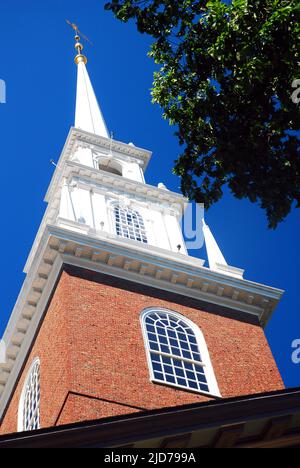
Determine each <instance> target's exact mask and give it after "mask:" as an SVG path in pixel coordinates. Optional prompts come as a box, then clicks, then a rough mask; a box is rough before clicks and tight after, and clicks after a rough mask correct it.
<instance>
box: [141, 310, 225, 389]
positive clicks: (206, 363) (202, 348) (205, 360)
mask: <svg viewBox="0 0 300 468" xmlns="http://www.w3.org/2000/svg"><path fill="white" fill-rule="evenodd" d="M155 312H156V313H158V314H159V313H165V314H168V315H169V316H171V317H173V318H174V319H175V320H181V321H183V322H184V323H185V324H186V325H187V326H188V327H189V328H190V329H191V330H192V331H193V332H194V335H195V338H196V342H197V345H198V349H199V352H200V355H201V359H202V361H201V365H202V366H203V368H204V373H205V377H206V380H207V386H208V391H207V392H206V391H203V390H199V389H193V388H191V387H189V386H182V385H179V384H178V383H169V382H167V381H165V380H161V379H156V378H155V375H154V369H153V363H152V359H151V353H153V350H151V349H150V343H149V337H148V331H147V329H146V318H147V317H148V316H149V315H150V314H152V313H155ZM140 320H141V325H142V331H143V338H144V344H145V349H146V355H147V362H148V367H149V372H150V381H151V382H155V383H158V384H161V385H166V386H171V387H175V388H180V389H182V390H185V391H190V392H193V393H200V394H205V395H209V396H213V397H216V398H222V396H221V393H220V390H219V386H218V383H217V379H216V376H215V373H214V369H213V366H212V362H211V359H210V355H209V351H208V348H207V344H206V341H205V338H204V335H203V333H202V331H201V330H200V328H199V327H198V326H197V325H196V324H195V323H193V322H192V321H191V320H189V319H188V318H186V317H185V316H183V315H181V314H179V313H178V312H175V311H173V310H170V309H165V308H161V307H151V308H148V309H145V310H143V311H142V313H141V316H140ZM154 354H158V355H161V356H162V355H163V353H161V352H159V351H157V352H154ZM174 358H176V359H178V360H181V361H184V358H182V357H178V356H176V357H175V356H174ZM197 364H198V365H199V363H197Z"/></svg>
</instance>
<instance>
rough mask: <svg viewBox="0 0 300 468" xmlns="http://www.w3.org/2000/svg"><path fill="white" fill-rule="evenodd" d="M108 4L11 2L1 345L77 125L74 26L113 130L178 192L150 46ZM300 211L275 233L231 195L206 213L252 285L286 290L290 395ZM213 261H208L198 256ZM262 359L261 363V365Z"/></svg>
mask: <svg viewBox="0 0 300 468" xmlns="http://www.w3.org/2000/svg"><path fill="white" fill-rule="evenodd" d="M104 4H105V2H104V1H101V0H88V1H83V0H43V1H42V2H41V1H38V0H26V1H24V0H2V1H1V16H0V31H1V56H2V57H1V67H0V79H3V80H5V82H6V85H7V103H6V104H5V105H4V104H0V134H1V139H0V155H1V166H2V178H1V184H0V197H1V200H2V203H1V219H2V229H1V231H0V241H1V245H2V259H1V260H2V268H1V271H2V273H1V274H2V278H1V289H0V336H1V335H2V333H3V331H4V329H5V325H6V323H7V320H8V318H9V315H10V313H11V311H12V309H13V306H14V303H15V301H16V298H17V295H18V293H19V290H20V287H21V285H22V282H23V280H24V275H23V273H22V271H23V267H24V264H25V261H26V258H27V255H28V253H29V251H30V248H31V245H32V242H33V240H34V237H35V234H36V232H37V229H38V227H39V224H40V222H41V219H42V215H43V212H44V210H45V204H44V202H43V198H44V195H45V193H46V190H47V187H48V184H49V182H50V179H51V176H52V173H53V169H54V168H53V166H52V165H51V164H50V160H51V159H54V160H58V158H59V155H60V152H61V150H62V147H63V145H64V142H65V140H66V137H67V134H68V131H69V128H70V126H72V125H73V123H74V108H75V86H76V67H75V65H74V62H73V58H74V49H73V34H72V30H71V29H69V27H68V26H67V25H66V23H65V19H66V18H68V19H70V20H71V21H73V22H76V23H78V24H79V26H80V28H81V29H82V31H83V32H84V33H85V34H86V35H87V36H89V37H90V39H91V40H92V41H93V44H94V45H93V47H90V46H88V45H86V49H85V51H86V54H87V55H88V58H89V64H88V69H89V73H90V75H91V79H92V82H93V85H94V88H95V90H96V93H97V96H98V98H99V101H100V104H101V107H102V110H103V113H104V116H105V119H106V122H107V125H108V127H109V129H110V130H112V131H114V135H115V138H116V139H118V140H121V141H124V142H130V141H133V142H134V143H135V144H136V145H137V146H140V147H144V148H146V149H150V150H152V151H153V153H154V154H153V158H152V162H151V164H150V166H149V169H148V171H147V174H146V178H147V182H148V183H150V184H153V185H157V183H158V182H160V181H164V182H165V183H166V185H167V186H168V187H169V188H170V189H172V190H174V191H179V185H180V182H179V180H178V178H177V177H175V176H173V175H172V173H171V170H172V165H173V161H174V160H175V159H176V158H177V156H178V154H179V151H180V148H179V146H178V143H177V140H176V138H175V137H174V136H173V131H174V129H172V128H171V127H170V126H169V125H168V123H167V122H166V121H164V120H163V119H162V118H161V114H162V111H161V110H160V108H159V107H157V106H154V105H152V104H151V102H150V88H151V84H152V78H153V70H154V65H153V63H152V61H151V60H150V59H149V58H147V51H148V48H149V44H150V39H149V38H147V37H146V36H142V35H140V34H139V33H138V32H137V31H136V28H135V26H134V24H127V25H125V24H122V23H120V22H119V21H117V20H115V19H114V17H113V15H112V14H111V13H109V12H105V11H104ZM299 214H300V212H299V211H294V212H293V213H292V214H291V215H290V216H289V218H288V219H287V220H286V221H285V222H284V223H282V224H281V225H280V226H279V228H278V229H277V230H276V231H270V230H268V229H267V223H266V219H265V216H264V213H263V212H262V211H261V210H260V209H259V208H258V207H257V206H255V205H252V204H250V203H249V202H247V201H238V200H235V199H233V197H232V196H231V195H230V194H228V193H226V194H225V196H224V198H223V199H222V201H221V202H219V203H218V204H216V205H215V206H214V207H213V208H212V209H211V210H209V211H208V213H207V214H206V220H207V222H208V224H209V225H210V227H211V229H212V231H213V233H214V235H215V237H216V239H217V241H218V243H219V245H220V247H221V248H222V251H223V253H224V255H225V258H226V259H227V261H228V263H229V264H230V265H233V266H237V267H241V268H245V270H246V274H245V277H246V278H247V279H249V280H253V281H256V282H261V283H263V284H268V285H270V286H274V287H278V288H282V289H284V290H285V291H286V293H285V295H284V298H283V299H282V302H281V303H280V305H279V306H278V308H277V309H276V311H275V313H274V316H273V318H272V320H271V322H270V324H269V325H268V327H267V329H266V334H267V338H268V340H269V343H270V345H271V348H272V351H273V353H274V356H275V358H276V361H277V363H278V366H279V369H280V371H281V373H282V376H283V378H284V381H285V384H286V386H288V387H292V386H300V364H299V365H296V364H293V363H292V360H291V354H292V348H291V343H292V341H293V340H295V339H300V315H299V309H300V307H299V305H300V300H299V293H298V289H299V272H298V265H299V260H300V250H299V227H300V219H299ZM196 255H197V256H199V257H201V258H204V257H205V252H201V251H200V252H196ZM258 359H259V356H258Z"/></svg>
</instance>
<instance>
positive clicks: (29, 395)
mask: <svg viewBox="0 0 300 468" xmlns="http://www.w3.org/2000/svg"><path fill="white" fill-rule="evenodd" d="M39 428H40V360H39V359H38V358H37V359H35V360H34V362H33V364H32V365H31V367H30V369H29V372H28V374H27V377H26V380H25V383H24V386H23V390H22V394H21V399H20V404H19V414H18V430H19V432H22V431H34V430H37V429H39Z"/></svg>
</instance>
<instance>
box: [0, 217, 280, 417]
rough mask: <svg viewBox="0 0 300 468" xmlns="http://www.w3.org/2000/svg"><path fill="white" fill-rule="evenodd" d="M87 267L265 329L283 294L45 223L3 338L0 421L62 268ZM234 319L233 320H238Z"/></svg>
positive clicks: (150, 250) (198, 264)
mask: <svg viewBox="0 0 300 468" xmlns="http://www.w3.org/2000/svg"><path fill="white" fill-rule="evenodd" d="M64 263H65V264H70V265H74V266H78V267H82V268H87V269H90V270H93V271H97V272H100V273H103V274H106V275H113V276H114V277H118V278H122V279H124V280H129V281H132V282H135V283H138V284H143V285H147V286H151V287H153V288H156V289H159V290H163V291H169V292H172V293H176V294H180V295H183V296H186V297H188V298H194V299H196V300H199V301H202V302H207V303H210V304H216V305H219V306H222V307H226V308H230V309H232V310H233V311H234V310H235V311H237V312H243V313H245V314H248V315H250V316H252V317H253V316H254V317H257V319H258V320H260V322H261V324H262V325H265V324H266V323H267V321H268V320H269V318H270V317H271V315H272V312H273V310H274V308H275V307H276V305H277V303H278V301H279V300H280V298H281V296H282V294H283V291H281V290H278V289H275V288H270V287H268V286H264V285H261V284H257V283H253V282H250V281H246V280H242V279H239V278H234V277H230V276H228V275H226V274H222V273H220V272H215V271H212V270H210V269H208V268H205V267H203V260H199V259H195V258H192V257H187V256H185V255H181V254H179V253H170V252H169V251H164V250H162V249H158V248H154V247H151V246H148V245H142V244H140V243H138V242H134V241H130V240H124V239H122V240H120V238H118V237H117V236H113V235H111V234H106V233H102V236H99V232H97V236H94V235H92V234H91V233H90V232H84V230H83V231H82V232H78V233H75V232H72V231H70V230H69V229H63V228H61V227H57V226H51V225H48V226H46V228H45V229H44V232H43V234H42V236H41V240H40V242H39V247H38V249H37V250H36V251H35V254H34V258H33V261H32V264H31V267H30V270H29V272H28V275H27V277H26V280H25V282H24V285H23V288H22V290H21V293H20V295H19V298H18V300H17V302H16V305H15V308H14V310H13V313H12V315H11V318H10V321H9V324H8V326H7V329H6V332H5V334H4V337H3V339H4V342H5V344H6V348H7V356H6V362H5V363H2V364H0V418H1V417H2V415H3V412H4V410H5V407H6V405H7V403H8V401H9V398H10V395H11V392H12V390H13V388H14V385H15V383H16V381H17V378H18V375H19V372H20V371H21V369H22V366H23V364H24V360H25V359H26V356H27V353H28V351H29V349H30V346H31V344H32V341H33V339H34V336H35V333H36V331H37V329H38V326H39V324H40V321H41V319H42V317H43V314H44V312H45V309H46V306H47V303H48V301H49V298H50V296H51V293H52V291H53V288H54V286H55V283H56V280H57V278H58V275H59V272H60V270H61V267H62V265H63V264H64ZM237 319H238V318H237Z"/></svg>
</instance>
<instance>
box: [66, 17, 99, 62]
mask: <svg viewBox="0 0 300 468" xmlns="http://www.w3.org/2000/svg"><path fill="white" fill-rule="evenodd" d="M66 22H67V24H68V25H69V26H71V28H72V29H74V31H75V49H76V50H77V55H76V57H75V63H76V65H78V64H79V63H80V62H83V63H84V64H86V63H87V58H86V56H85V55H83V54H82V51H83V45H82V44H81V43H80V36H81V37H82V38H83V39H84V40H85V41H86V42H88V43H89V44H91V45H93V43H92V42H91V41H90V40H89V38H88V37H87V36H85V35H84V34H83V33H82V32H81V31H79V29H78V26H77V25H76V24H75V23H71V21H69V20H66Z"/></svg>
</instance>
